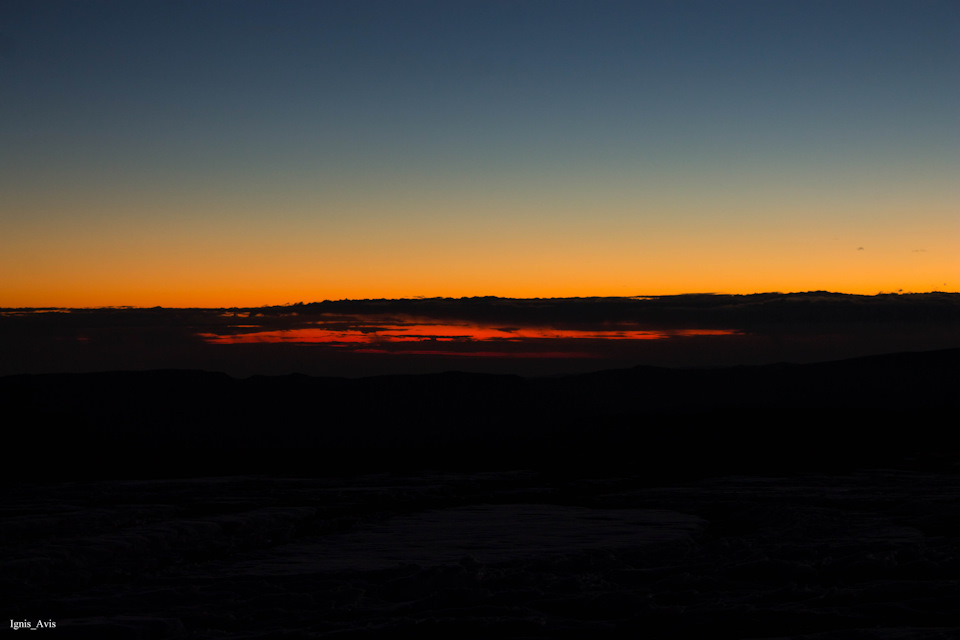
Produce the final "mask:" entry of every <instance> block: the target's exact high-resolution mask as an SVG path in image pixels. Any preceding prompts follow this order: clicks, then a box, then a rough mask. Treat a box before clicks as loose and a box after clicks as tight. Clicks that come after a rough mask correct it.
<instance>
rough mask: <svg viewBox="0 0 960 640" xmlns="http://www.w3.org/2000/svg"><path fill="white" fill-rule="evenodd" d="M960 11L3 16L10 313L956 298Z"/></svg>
mask: <svg viewBox="0 0 960 640" xmlns="http://www.w3.org/2000/svg"><path fill="white" fill-rule="evenodd" d="M958 43H960V4H958V3H957V2H955V1H952V0H944V1H935V0H910V1H903V2H890V1H885V0H871V1H868V2H856V1H845V0H834V1H829V2H820V1H817V0H806V1H803V2H795V1H791V0H780V1H776V2H760V1H752V2H744V1H737V0H730V1H724V2H716V1H714V0H712V1H709V2H697V1H672V2H667V1H663V2H656V1H651V2H613V1H603V0H599V1H591V2H586V1H583V2H570V1H564V0H556V1H551V2H541V1H538V0H526V1H515V2H501V1H495V0H489V1H484V2H470V1H458V2H449V1H444V2H419V1H404V0H393V1H389V2H379V1H365V0H350V1H345V2H338V1H325V2H299V1H298V2H293V1H285V0H270V1H269V2H267V1H263V2H252V1H247V0H233V1H230V2H227V1H225V0H224V1H207V0H198V1H191V2H186V1H166V2H152V1H148V0H142V1H138V2H128V1H112V2H104V1H97V0H89V1H84V2H62V1H45V2H36V1H33V0H7V1H5V2H3V3H2V4H0V306H4V307H30V306H34V307H37V306H64V307H97V306H120V305H132V306H154V305H163V306H181V307H183V306H200V307H217V306H253V305H267V304H285V303H293V302H298V301H306V302H309V301H315V300H325V299H330V300H334V299H342V298H354V299H358V298H406V297H416V296H427V297H434V296H450V297H459V296H486V295H495V296H505V297H572V296H633V295H671V294H678V293H690V292H722V293H753V292H763V291H808V290H829V291H838V292H845V293H858V294H875V293H878V292H891V291H899V290H903V291H914V292H922V291H938V290H939V291H957V290H960V186H958V185H960V180H958V179H957V177H958V175H960V117H958V116H960V82H958V81H960V47H958Z"/></svg>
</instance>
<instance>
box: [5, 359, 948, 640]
mask: <svg viewBox="0 0 960 640" xmlns="http://www.w3.org/2000/svg"><path fill="white" fill-rule="evenodd" d="M958 365H960V352H958V351H956V350H950V351H939V352H925V353H905V354H897V355H890V356H877V357H871V358H862V359H856V360H848V361H840V362H831V363H823V364H811V365H770V366H760V367H736V368H728V369H709V370H707V369H704V370H677V369H674V370H671V369H654V368H636V369H627V370H620V371H608V372H601V373H594V374H585V375H577V376H564V377H557V378H520V377H514V376H494V375H479V374H453V373H451V374H440V375H431V376H392V377H377V378H364V379H356V380H348V379H337V378H310V377H306V376H284V377H254V378H248V379H235V378H231V377H228V376H225V375H221V374H215V373H204V372H192V371H157V372H138V373H97V374H58V375H40V376H10V377H6V378H0V401H2V406H3V407H4V417H5V420H4V430H5V436H4V438H5V444H6V447H5V451H4V458H5V482H4V484H3V485H2V488H0V517H2V519H0V596H2V597H0V602H2V605H0V609H2V611H0V614H2V619H3V621H4V622H3V626H4V627H7V626H8V625H9V628H10V632H11V633H14V631H13V627H14V626H23V625H29V626H31V627H34V628H36V635H37V636H39V635H40V634H45V635H49V636H50V637H89V638H237V639H239V638H328V637H329V638H336V637H410V635H411V634H412V635H413V636H415V637H438V638H439V637H444V638H447V637H468V638H469V637H474V638H551V637H558V636H569V637H590V636H595V635H602V636H607V637H610V636H620V635H622V636H623V637H628V636H629V637H632V638H633V637H637V636H638V635H640V636H642V637H654V638H661V637H662V638H675V637H709V638H805V639H808V640H840V639H844V640H846V639H857V638H885V639H889V638H920V639H932V638H938V639H939V638H954V637H958V635H960V608H958V606H957V603H958V602H960V535H958V534H960V475H958V471H960V465H958V461H960V456H958V454H957V451H956V449H955V448H951V447H952V445H951V442H950V439H949V435H950V431H952V430H953V427H952V425H953V424H954V423H955V422H956V416H957V410H958V408H960V407H958V404H960V397H958V394H957V392H956V389H957V387H958V385H957V382H958V376H957V371H960V368H958ZM41 622H42V623H44V624H45V625H47V626H43V625H40V624H39V623H41ZM15 623H16V624H15ZM50 623H54V624H55V625H56V626H55V627H54V628H50V626H49V625H50ZM19 633H26V632H25V631H19ZM30 635H31V637H34V633H33V632H31V633H30Z"/></svg>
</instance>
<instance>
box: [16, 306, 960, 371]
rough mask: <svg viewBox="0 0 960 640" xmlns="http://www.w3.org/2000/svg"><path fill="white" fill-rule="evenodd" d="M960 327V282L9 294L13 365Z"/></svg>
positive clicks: (781, 337) (721, 340)
mask: <svg viewBox="0 0 960 640" xmlns="http://www.w3.org/2000/svg"><path fill="white" fill-rule="evenodd" d="M958 327H960V294H957V293H925V294H901V295H897V294H881V295H876V296H857V295H846V294H837V293H830V292H825V291H814V292H806V293H786V294H784V293H763V294H753V295H722V294H688V295H677V296H656V297H645V298H600V297H597V298H556V299H551V298H542V299H509V298H495V297H483V298H457V299H454V298H422V299H403V300H337V301H323V302H315V303H309V304H303V303H298V304H295V305H284V306H272V307H258V308H233V309H164V308H159V307H157V308H153V309H131V308H123V309H117V308H108V309H73V310H65V309H46V310H28V309H17V310H0V347H2V350H3V352H4V355H5V357H4V361H3V363H2V364H0V375H2V374H15V373H43V372H56V371H96V370H99V371H102V370H119V369H139V370H144V369H162V368H179V369H189V368H193V369H205V370H214V371H225V372H228V373H231V374H233V375H253V374H257V373H267V374H279V373H292V372H302V373H312V374H317V375H349V376H362V375H371V374H376V373H385V372H392V373H404V372H424V371H443V370H450V369H464V370H482V371H496V372H507V373H523V374H529V375H540V374H549V373H553V372H571V371H585V370H598V369H602V368H610V367H624V366H633V365H636V364H656V365H662V366H716V365H729V364H756V363H763V362H775V361H799V362H811V361H815V360H829V359H835V358H840V357H853V356H858V355H867V354H871V353H884V352H894V351H910V350H929V349H940V348H951V347H960V328H958ZM704 332H705V333H704ZM538 357H540V359H541V360H542V362H538V361H537V359H538Z"/></svg>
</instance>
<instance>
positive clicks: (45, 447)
mask: <svg viewBox="0 0 960 640" xmlns="http://www.w3.org/2000/svg"><path fill="white" fill-rule="evenodd" d="M958 372H960V349H948V350H940V351H929V352H916V353H897V354H889V355H882V356H871V357H864V358H856V359H849V360H841V361H834V362H823V363H815V364H775V365H763V366H739V367H725V368H713V369H668V368H658V367H635V368H630V369H620V370H609V371H601V372H595V373H588V374H578V375H565V376H555V377H520V376H514V375H493V374H476V373H460V372H449V373H441V374H428V375H397V376H374V377H367V378H357V379H348V378H332V377H311V376H305V375H296V374H295V375H286V376H253V377H250V378H246V379H238V378H233V377H230V376H228V375H226V374H223V373H211V372H203V371H185V370H158V371H137V372H105V373H83V374H42V375H13V376H5V377H0V402H2V406H3V407H4V415H5V417H6V418H7V419H6V420H5V427H4V440H5V443H6V447H5V448H6V450H7V452H6V454H5V455H6V456H8V457H11V458H19V457H21V456H23V457H24V458H29V459H30V460H32V461H33V464H31V465H29V466H30V467H31V471H30V472H29V474H30V475H31V476H33V477H39V478H44V477H63V476H64V475H67V476H69V475H70V474H72V473H75V472H73V471H71V470H68V469H55V468H50V467H48V466H45V465H44V463H43V452H45V451H51V450H63V451H67V452H70V453H72V454H73V455H75V456H77V458H78V459H82V460H85V461H87V471H86V472H85V473H86V474H88V475H94V476H96V475H98V474H107V475H110V474H134V475H137V474H151V475H157V474H159V475H177V474H183V473H190V474H193V473H233V472H244V473H249V472H258V471H264V472H283V473H309V474H323V473H326V472H328V471H330V472H333V471H337V472H342V471H344V470H361V469H366V470H389V469H393V468H405V469H409V468H447V469H457V468H467V467H469V468H486V467H490V468H494V467H496V468H503V467H551V468H556V469H558V470H564V471H565V472H570V471H571V470H573V469H578V468H582V469H588V468H591V467H594V468H595V467H597V466H600V467H604V468H606V469H609V468H615V467H617V466H622V467H625V468H629V469H630V470H631V472H637V471H638V470H642V471H643V472H644V473H648V474H650V475H651V477H655V476H657V475H658V474H659V475H670V476H671V477H675V476H678V475H679V476H684V477H685V476H688V475H703V474H709V473H714V472H721V471H722V472H725V473H736V472H744V473H748V472H749V473H756V472H762V473H780V472H795V471H801V470H805V469H817V468H822V467H825V466H827V467H831V468H836V467H841V468H855V467H860V466H863V465H867V466H870V465H874V466H875V465H880V466H891V465H892V466H903V465H908V466H909V465H917V464H920V465H929V464H937V465H947V466H949V465H952V464H954V462H955V461H957V460H958V459H960V457H958V456H957V455H956V454H957V451H956V450H952V449H950V446H951V445H950V444H949V442H950V441H951V440H950V438H949V437H948V436H949V431H950V430H951V429H952V428H953V427H952V426H951V425H953V424H954V423H956V418H957V415H958V409H960V393H958V391H957V390H958V389H960V384H958V383H960V373H958Z"/></svg>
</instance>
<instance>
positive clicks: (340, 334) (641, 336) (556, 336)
mask: <svg viewBox="0 0 960 640" xmlns="http://www.w3.org/2000/svg"><path fill="white" fill-rule="evenodd" d="M734 333H737V332H736V331H733V330H727V329H682V330H670V331H650V330H636V329H622V328H612V329H610V330H603V331H597V330H591V331H585V330H579V329H556V328H550V327H516V328H513V327H510V328H504V327H490V326H482V325H478V324H470V323H447V324H440V323H422V324H412V325H397V326H393V327H391V328H389V329H373V330H372V329H343V330H332V329H320V328H313V327H309V328H299V329H281V330H271V331H253V332H249V333H236V334H216V333H201V334H199V336H200V337H201V338H203V339H204V340H205V341H206V342H208V343H210V344H258V343H273V344H275V343H287V344H325V345H330V346H340V345H342V346H347V345H365V344H366V345H376V344H384V343H389V344H394V343H403V342H415V343H427V344H429V343H439V342H442V343H456V342H482V341H501V342H521V341H525V340H571V339H579V340H662V339H665V338H669V337H672V336H707V335H710V336H721V335H732V334H734ZM406 353H410V352H406Z"/></svg>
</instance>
